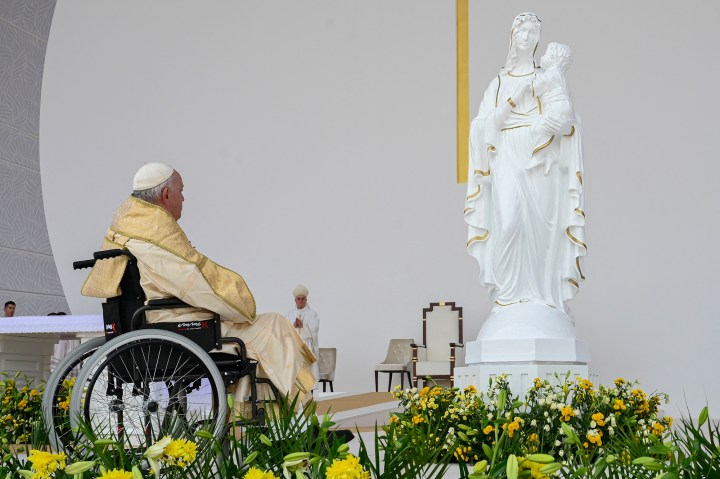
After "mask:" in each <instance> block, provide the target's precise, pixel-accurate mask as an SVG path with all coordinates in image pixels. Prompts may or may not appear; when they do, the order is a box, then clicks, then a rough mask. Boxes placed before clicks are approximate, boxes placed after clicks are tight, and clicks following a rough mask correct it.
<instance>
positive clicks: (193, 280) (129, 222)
mask: <svg viewBox="0 0 720 479" xmlns="http://www.w3.org/2000/svg"><path fill="white" fill-rule="evenodd" d="M183 187H184V185H183V179H182V177H181V176H180V173H178V172H177V171H175V170H174V169H173V168H171V167H169V166H167V165H165V164H162V163H148V164H146V165H145V166H143V167H142V168H140V170H139V171H138V172H137V174H136V175H135V178H134V181H133V193H132V196H131V197H130V198H128V199H127V200H126V201H125V202H124V203H123V204H122V205H120V207H119V208H118V209H117V211H116V213H115V217H114V219H113V222H112V225H111V226H110V229H109V230H108V232H107V233H106V235H105V239H104V242H103V245H102V249H116V248H121V249H127V250H129V251H130V252H131V253H132V254H133V256H135V257H136V258H137V265H138V269H139V270H140V283H141V286H142V288H143V290H144V291H145V296H146V297H147V299H148V300H151V299H161V298H178V299H180V300H182V301H184V302H185V303H187V304H190V305H191V306H192V308H184V309H171V310H161V311H151V312H148V313H147V320H148V322H160V321H189V320H198V319H207V318H209V317H211V316H212V314H211V313H210V312H214V313H218V314H219V315H220V319H221V329H222V334H223V336H234V337H238V338H240V339H242V340H243V342H244V343H245V346H246V347H247V354H248V356H249V357H250V358H253V359H257V360H258V376H260V377H267V378H269V379H270V380H271V381H272V383H273V384H274V385H275V386H276V387H277V388H278V389H279V391H280V393H281V394H283V395H286V396H289V397H290V398H293V397H295V395H296V394H299V396H300V399H301V400H304V399H305V398H306V396H308V395H309V392H310V390H311V389H312V387H313V386H314V384H315V382H316V377H315V376H313V374H312V372H311V370H310V366H311V364H313V363H315V362H316V357H315V355H314V354H313V352H312V351H311V350H310V349H309V348H308V347H307V346H306V345H305V343H304V341H303V340H302V339H301V337H300V336H299V335H298V333H297V331H296V330H295V328H294V327H292V325H291V324H290V323H289V322H288V320H287V319H286V318H285V317H283V316H282V315H280V314H277V313H263V314H256V311H255V299H254V298H253V295H252V293H251V292H250V289H249V288H248V286H247V284H246V283H245V280H244V279H243V278H242V277H241V276H240V275H239V274H237V273H235V272H234V271H231V270H229V269H227V268H224V267H222V266H220V265H219V264H217V263H215V262H213V261H212V260H211V259H209V258H208V257H207V256H205V255H203V254H201V253H200V252H199V251H197V250H196V249H195V248H194V247H193V246H192V245H191V244H190V241H189V240H188V238H187V236H186V235H185V232H184V231H183V230H182V228H180V225H179V224H178V223H177V220H179V219H180V216H181V214H182V207H183V201H184V200H185V198H184V197H183ZM123 261H126V257H125V256H121V257H117V258H112V260H111V261H109V260H103V261H98V262H97V263H96V264H95V266H94V267H93V270H92V271H91V273H90V276H89V277H88V279H87V280H86V281H85V284H84V285H83V289H82V294H84V295H86V296H94V297H99V298H108V297H112V296H116V295H117V287H118V285H119V280H120V278H121V277H122V274H123V271H124V269H125V265H124V263H123ZM228 352H230V351H228ZM248 395H249V385H248V384H247V381H244V382H241V384H239V385H238V387H237V389H236V392H235V397H236V404H237V405H238V409H239V411H240V412H241V413H245V412H247V410H248V409H247V406H248V405H247V404H243V400H244V398H246V397H247V396H248Z"/></svg>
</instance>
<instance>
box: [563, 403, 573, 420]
mask: <svg viewBox="0 0 720 479" xmlns="http://www.w3.org/2000/svg"><path fill="white" fill-rule="evenodd" d="M574 415H575V411H573V408H572V407H571V406H565V407H564V408H562V410H561V411H560V420H561V421H565V422H568V421H569V420H570V418H572V417H573V416H574Z"/></svg>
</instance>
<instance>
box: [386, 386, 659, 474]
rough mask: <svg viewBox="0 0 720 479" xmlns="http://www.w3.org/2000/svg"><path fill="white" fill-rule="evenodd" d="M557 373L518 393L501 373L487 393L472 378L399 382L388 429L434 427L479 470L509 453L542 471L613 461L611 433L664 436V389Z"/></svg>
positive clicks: (491, 469) (434, 437) (503, 461)
mask: <svg viewBox="0 0 720 479" xmlns="http://www.w3.org/2000/svg"><path fill="white" fill-rule="evenodd" d="M555 379H556V381H554V382H553V383H551V382H550V381H548V380H540V379H537V378H536V379H535V380H534V383H533V387H532V388H531V389H530V390H529V391H528V393H527V395H526V397H525V398H524V400H522V401H521V400H518V399H517V398H516V399H514V400H513V399H512V395H511V391H510V388H509V385H508V381H507V378H506V377H505V376H503V375H500V376H497V377H496V378H495V379H494V380H493V381H492V382H491V383H490V384H489V387H488V389H487V391H486V392H485V393H481V392H479V391H478V390H477V389H476V388H475V387H474V386H469V387H467V388H465V389H462V390H461V389H458V388H441V387H438V386H435V387H425V388H423V389H421V390H417V389H415V388H412V389H407V390H404V391H402V390H399V389H396V390H395V393H394V394H395V397H396V398H397V399H398V400H399V402H400V405H401V407H402V411H401V412H399V413H395V414H394V415H393V417H391V419H390V423H391V427H387V428H386V431H387V433H388V434H393V435H395V436H396V440H400V439H401V438H402V437H403V436H408V435H410V434H417V432H416V431H417V430H426V431H430V430H432V431H434V432H433V433H428V434H427V435H428V437H429V438H430V440H431V443H433V442H434V444H435V445H436V447H438V448H441V449H445V450H449V451H451V452H452V458H453V459H454V460H455V461H457V462H459V463H461V464H462V465H463V466H462V467H466V466H465V464H472V463H475V464H476V467H475V468H474V469H475V473H476V474H479V475H482V474H489V475H490V476H494V475H495V474H497V473H498V472H499V471H504V470H505V469H506V468H507V467H508V465H509V463H510V459H511V458H513V460H515V461H517V463H518V466H519V471H528V473H529V474H530V477H539V478H540V477H546V474H548V473H549V472H550V471H552V470H553V469H554V470H558V468H559V467H571V468H575V467H577V468H581V467H585V468H587V467H588V466H589V465H591V464H595V463H596V462H597V461H598V460H600V459H601V458H605V457H606V456H610V460H611V461H610V462H611V463H612V462H613V460H614V457H615V456H614V455H613V454H610V452H614V451H615V450H616V449H617V447H618V446H617V444H619V443H620V442H621V441H617V440H616V441H614V439H620V438H622V441H624V442H627V441H631V442H634V443H637V444H640V445H641V446H642V447H649V446H650V445H651V444H652V443H653V442H654V441H662V440H664V439H667V438H668V437H669V433H670V426H671V425H672V418H669V417H659V416H658V411H659V405H660V404H661V403H662V402H667V396H666V395H665V394H651V395H648V394H647V393H645V392H644V391H643V390H642V389H640V388H639V387H637V382H628V381H626V380H624V379H622V378H619V379H617V380H616V381H615V383H614V386H613V387H604V386H600V387H597V388H596V387H595V386H594V385H593V384H592V383H591V382H590V381H588V380H587V379H583V378H577V379H574V380H573V379H570V378H569V375H568V376H566V377H564V378H561V377H557V376H556V378H555ZM413 431H415V432H413ZM613 441H614V443H615V444H614V445H613V447H608V446H609V444H610V443H612V442H613ZM539 454H540V456H542V457H540V456H538V455H539ZM539 458H540V459H541V460H540V461H538V459H539ZM548 458H549V460H548ZM604 460H605V462H606V461H607V460H606V459H604ZM556 461H557V462H556ZM478 463H482V464H483V467H480V468H478V467H477V464H478ZM603 464H604V463H603ZM478 469H481V470H478Z"/></svg>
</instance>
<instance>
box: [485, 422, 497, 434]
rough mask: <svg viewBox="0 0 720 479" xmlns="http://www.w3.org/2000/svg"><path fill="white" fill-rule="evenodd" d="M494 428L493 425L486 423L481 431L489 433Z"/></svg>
mask: <svg viewBox="0 0 720 479" xmlns="http://www.w3.org/2000/svg"><path fill="white" fill-rule="evenodd" d="M494 430H495V427H493V425H492V424H490V425H488V426H485V429H483V433H484V434H490V433H491V432H493V431H494Z"/></svg>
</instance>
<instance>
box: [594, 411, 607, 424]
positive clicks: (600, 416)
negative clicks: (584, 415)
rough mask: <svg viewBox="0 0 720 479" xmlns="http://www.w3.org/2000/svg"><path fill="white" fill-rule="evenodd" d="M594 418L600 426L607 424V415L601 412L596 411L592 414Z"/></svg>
mask: <svg viewBox="0 0 720 479" xmlns="http://www.w3.org/2000/svg"><path fill="white" fill-rule="evenodd" d="M592 420H593V421H595V422H596V423H597V425H598V426H604V425H605V415H604V414H603V413H601V412H596V413H595V414H593V415H592Z"/></svg>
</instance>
